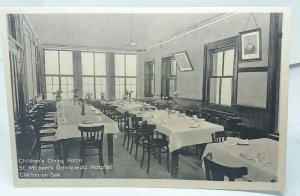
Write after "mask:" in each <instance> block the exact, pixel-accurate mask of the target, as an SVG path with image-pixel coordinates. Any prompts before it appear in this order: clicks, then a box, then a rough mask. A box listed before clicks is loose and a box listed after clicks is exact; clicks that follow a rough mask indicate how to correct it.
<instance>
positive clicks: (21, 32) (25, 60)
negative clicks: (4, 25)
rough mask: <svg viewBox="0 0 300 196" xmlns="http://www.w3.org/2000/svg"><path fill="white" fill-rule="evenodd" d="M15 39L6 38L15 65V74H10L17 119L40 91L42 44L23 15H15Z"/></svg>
mask: <svg viewBox="0 0 300 196" xmlns="http://www.w3.org/2000/svg"><path fill="white" fill-rule="evenodd" d="M15 20H16V22H15V28H16V39H14V38H12V37H11V36H10V35H9V36H8V38H9V39H8V40H9V51H10V52H11V53H12V54H13V55H15V57H16V61H17V63H15V64H14V66H15V68H14V69H15V74H12V80H14V81H15V84H16V85H13V88H14V89H13V92H15V93H13V96H14V97H13V100H14V101H16V102H17V105H18V106H16V107H15V111H14V112H15V117H16V118H17V117H19V116H20V115H22V113H23V112H24V111H25V105H26V104H27V103H28V102H29V101H30V99H32V98H34V97H35V96H37V95H38V94H39V93H40V92H41V91H42V86H41V85H40V84H41V78H40V77H39V75H40V74H39V73H42V72H43V56H42V54H41V53H42V52H41V51H42V48H43V46H42V44H41V43H40V42H39V40H38V37H37V35H36V33H35V32H34V30H33V29H32V26H31V25H30V23H29V22H28V21H27V20H26V18H25V17H24V16H23V15H15ZM11 64H13V63H11Z"/></svg>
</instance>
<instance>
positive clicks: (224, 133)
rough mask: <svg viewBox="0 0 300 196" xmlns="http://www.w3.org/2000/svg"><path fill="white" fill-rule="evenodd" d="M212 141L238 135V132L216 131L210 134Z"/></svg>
mask: <svg viewBox="0 0 300 196" xmlns="http://www.w3.org/2000/svg"><path fill="white" fill-rule="evenodd" d="M211 137H212V141H213V143H218V142H223V141H226V140H227V137H240V134H239V133H238V132H234V131H217V132H215V133H213V134H211Z"/></svg>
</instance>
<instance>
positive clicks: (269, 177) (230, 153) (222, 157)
mask: <svg viewBox="0 0 300 196" xmlns="http://www.w3.org/2000/svg"><path fill="white" fill-rule="evenodd" d="M209 152H211V153H212V160H213V161H215V162H216V163H219V164H221V165H225V166H229V167H247V168H248V175H246V176H244V177H245V178H246V179H247V180H250V181H254V182H270V181H277V176H278V141H275V140H272V139H268V138H261V139H253V140H249V145H228V144H225V143H211V144H207V146H206V148H205V151H204V154H203V156H206V155H207V153H209ZM258 153H266V154H267V155H268V156H269V159H270V162H271V165H262V164H259V163H256V162H255V161H254V160H251V159H247V158H243V157H242V156H240V154H244V155H248V156H250V157H257V156H258Z"/></svg>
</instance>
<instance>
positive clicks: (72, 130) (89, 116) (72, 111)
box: [55, 101, 119, 140]
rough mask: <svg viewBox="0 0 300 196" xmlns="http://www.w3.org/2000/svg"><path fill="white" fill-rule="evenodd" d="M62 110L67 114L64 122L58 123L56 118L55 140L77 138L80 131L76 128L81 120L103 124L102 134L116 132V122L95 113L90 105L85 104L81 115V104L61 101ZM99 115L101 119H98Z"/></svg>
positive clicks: (117, 131) (117, 130)
mask: <svg viewBox="0 0 300 196" xmlns="http://www.w3.org/2000/svg"><path fill="white" fill-rule="evenodd" d="M63 110H64V111H65V112H66V114H67V121H66V123H64V124H63V123H60V121H59V120H58V128H57V131H56V134H55V137H56V140H62V139H69V138H78V137H81V133H80V131H79V130H78V125H79V124H82V123H83V121H86V120H88V121H93V125H104V134H109V133H111V134H118V133H119V128H118V124H117V123H116V122H115V121H113V120H112V119H110V118H109V117H107V116H105V115H104V114H102V115H95V114H94V111H91V110H90V106H87V105H86V108H85V115H81V105H77V104H76V105H73V103H72V102H68V101H66V102H63ZM99 117H100V118H101V120H99Z"/></svg>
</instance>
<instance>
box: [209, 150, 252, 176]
mask: <svg viewBox="0 0 300 196" xmlns="http://www.w3.org/2000/svg"><path fill="white" fill-rule="evenodd" d="M203 159H204V165H205V174H206V179H207V180H209V181H224V177H225V176H227V177H228V178H229V181H234V180H235V179H236V178H242V177H243V176H244V175H247V174H248V169H247V167H227V166H224V165H220V164H218V163H215V162H213V161H212V160H211V159H212V154H211V153H208V154H207V155H206V157H204V158H203Z"/></svg>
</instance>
